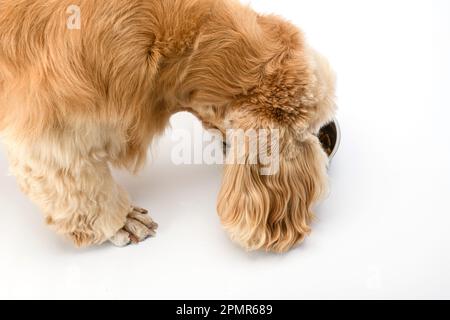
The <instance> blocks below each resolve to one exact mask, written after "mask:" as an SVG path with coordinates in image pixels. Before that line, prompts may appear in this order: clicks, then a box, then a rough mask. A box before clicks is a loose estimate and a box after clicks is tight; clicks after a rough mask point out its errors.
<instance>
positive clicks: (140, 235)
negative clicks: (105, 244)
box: [109, 207, 158, 247]
mask: <svg viewBox="0 0 450 320" xmlns="http://www.w3.org/2000/svg"><path fill="white" fill-rule="evenodd" d="M157 228H158V224H156V223H155V222H154V221H153V220H152V218H151V217H150V216H149V215H148V211H147V210H145V209H141V208H138V207H132V208H131V212H130V213H129V214H128V217H127V221H126V223H125V226H124V227H123V228H122V229H120V230H119V231H118V232H117V233H116V234H115V235H114V236H113V237H112V238H111V239H109V241H110V242H111V243H112V244H114V245H115V246H118V247H125V246H127V245H129V244H130V243H134V244H137V243H139V242H142V241H144V240H145V239H147V238H148V237H154V236H155V235H156V229H157Z"/></svg>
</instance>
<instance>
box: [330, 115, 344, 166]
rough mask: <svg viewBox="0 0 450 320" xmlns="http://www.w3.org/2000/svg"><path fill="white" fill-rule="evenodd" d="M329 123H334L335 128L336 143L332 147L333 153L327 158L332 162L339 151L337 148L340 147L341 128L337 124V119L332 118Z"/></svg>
mask: <svg viewBox="0 0 450 320" xmlns="http://www.w3.org/2000/svg"><path fill="white" fill-rule="evenodd" d="M331 123H334V125H335V126H336V143H335V145H334V148H333V151H332V152H331V154H330V156H329V157H328V159H329V160H330V161H331V160H333V158H334V157H335V155H336V153H337V152H338V150H339V147H340V145H341V138H342V137H341V136H342V132H341V126H340V124H339V121H338V120H337V118H333V120H331Z"/></svg>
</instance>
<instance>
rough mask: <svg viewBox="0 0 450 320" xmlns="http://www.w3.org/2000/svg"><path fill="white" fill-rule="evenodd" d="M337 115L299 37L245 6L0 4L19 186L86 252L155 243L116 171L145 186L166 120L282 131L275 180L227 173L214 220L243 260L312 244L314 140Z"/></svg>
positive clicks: (325, 79)
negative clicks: (149, 158) (145, 170)
mask: <svg viewBox="0 0 450 320" xmlns="http://www.w3.org/2000/svg"><path fill="white" fill-rule="evenodd" d="M74 21H75V23H74ZM334 101H335V76H334V73H333V71H332V69H331V67H330V65H329V63H328V62H327V60H326V59H325V58H324V57H323V56H321V55H320V54H318V53H317V52H316V51H315V50H314V49H312V48H311V47H309V46H308V45H307V44H306V41H305V39H304V36H303V34H302V32H301V31H300V30H299V29H298V28H297V27H296V26H294V25H293V24H291V23H290V22H288V21H285V20H284V19H282V18H280V17H278V16H274V15H260V14H258V13H256V12H255V11H253V10H252V9H251V8H250V7H248V6H245V5H243V4H241V3H239V2H238V1H234V0H110V1H100V0H99V1H97V0H2V1H1V2H0V133H1V138H2V140H3V142H4V144H5V146H6V150H7V154H8V159H9V162H10V167H11V172H12V173H13V174H14V175H15V176H16V177H17V180H18V184H19V186H20V187H21V190H23V192H24V193H25V194H27V195H28V196H29V198H30V199H31V200H32V201H33V202H34V203H36V204H37V205H38V206H39V207H40V209H41V210H42V212H43V214H44V216H45V220H46V223H47V224H48V225H49V226H50V227H51V228H52V229H54V230H55V231H56V232H57V233H59V234H61V235H63V236H66V237H68V238H69V239H71V240H72V241H73V243H74V244H75V245H76V246H77V247H86V246H91V245H98V244H102V243H104V242H106V241H110V242H112V243H113V244H115V245H117V246H126V245H128V244H130V243H133V242H134V243H137V242H140V241H143V240H145V239H146V238H148V237H149V236H152V235H154V234H155V230H156V228H157V224H156V223H155V222H154V221H153V220H152V219H151V218H150V216H149V215H148V214H147V211H146V210H145V209H141V208H138V207H136V206H133V205H132V203H131V202H130V198H129V196H128V195H127V193H126V191H125V190H124V189H122V188H121V187H120V186H119V185H118V184H117V183H116V182H115V181H114V179H113V177H112V175H111V171H110V167H111V166H113V167H118V168H125V169H127V170H130V171H132V172H137V171H138V170H139V169H140V168H142V166H143V164H144V163H145V159H146V155H147V149H148V146H149V145H150V144H151V143H152V142H153V141H154V140H155V139H157V138H158V136H160V135H161V134H162V133H163V132H164V130H165V129H166V128H167V126H168V123H169V119H170V117H171V116H172V115H173V114H175V113H177V112H180V111H189V112H191V113H193V114H194V115H196V116H197V117H198V118H199V119H200V120H201V121H202V122H203V124H204V125H205V127H208V128H215V129H218V130H220V131H221V132H226V131H227V130H230V129H242V130H248V129H261V128H262V129H270V130H273V129H276V130H278V132H279V149H278V151H279V154H280V160H279V161H280V163H279V170H278V171H277V173H276V174H273V175H261V174H260V170H259V169H260V166H261V165H260V164H259V163H250V162H249V161H248V160H249V159H250V156H249V155H248V154H245V155H244V159H246V160H245V161H248V162H244V163H239V164H237V163H235V164H233V163H227V164H226V165H225V168H224V177H223V184H222V188H221V191H220V194H219V199H218V205H217V211H218V214H219V216H220V219H221V222H222V224H223V226H224V228H225V229H226V230H227V232H228V233H229V234H230V237H231V239H232V240H234V241H235V242H237V243H238V244H240V245H241V246H242V247H243V248H245V249H247V250H266V251H272V252H277V253H281V252H286V251H288V250H289V249H291V248H293V247H294V246H296V245H298V244H300V243H301V242H302V241H303V240H304V239H305V237H306V236H307V235H308V234H309V233H310V231H311V222H312V220H313V217H314V214H313V209H314V206H315V204H316V203H317V202H318V201H320V200H321V199H323V196H324V195H326V192H327V189H328V182H327V165H328V158H327V155H326V154H325V152H324V150H323V149H322V148H321V145H320V142H319V140H318V138H317V132H318V130H319V129H320V128H321V127H322V126H323V125H325V124H326V123H328V122H330V121H331V120H332V119H333V117H334V114H335V112H336V107H335V102H334ZM232 148H233V147H232Z"/></svg>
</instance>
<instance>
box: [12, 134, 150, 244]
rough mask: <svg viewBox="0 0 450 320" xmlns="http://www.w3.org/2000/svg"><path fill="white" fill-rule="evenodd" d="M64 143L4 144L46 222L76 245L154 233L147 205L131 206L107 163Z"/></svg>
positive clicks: (140, 238) (22, 184)
mask: <svg viewBox="0 0 450 320" xmlns="http://www.w3.org/2000/svg"><path fill="white" fill-rule="evenodd" d="M63 143H64V142H62V143H61V144H63ZM67 144H69V142H68V141H66V143H64V146H62V145H61V147H58V146H55V145H58V142H56V143H55V144H51V145H49V144H46V145H41V144H39V145H38V146H31V145H27V146H24V145H22V144H19V143H9V145H8V151H9V157H10V164H11V171H12V173H13V174H14V175H15V176H16V177H17V179H18V182H19V185H20V187H21V189H22V190H23V191H24V192H25V193H26V194H27V195H28V196H29V197H30V198H31V199H32V200H33V201H34V202H35V203H36V204H37V205H38V206H39V207H40V208H41V209H42V211H43V213H44V214H45V217H46V221H47V223H48V224H49V225H50V226H51V227H52V228H53V229H55V230H56V231H57V232H58V233H59V234H62V235H65V236H67V237H69V238H70V239H71V240H72V241H73V242H74V243H75V245H76V246H78V247H85V246H89V245H93V244H100V243H103V242H105V241H107V240H110V241H111V242H112V243H113V244H115V245H117V246H125V245H127V244H129V243H131V242H133V243H137V242H140V241H143V240H145V239H146V238H148V237H149V236H152V235H154V233H155V229H156V227H157V225H156V224H155V223H154V222H153V221H152V219H151V218H150V217H149V216H148V215H147V211H146V210H144V209H140V208H137V207H132V206H131V204H130V202H129V198H128V195H127V193H126V192H125V191H124V190H123V189H122V188H121V187H120V186H119V185H117V183H116V182H115V181H114V179H113V177H112V175H111V172H110V169H109V166H108V162H107V161H106V160H105V159H104V158H102V157H101V156H99V154H93V153H90V154H85V152H81V151H79V150H77V151H70V150H69V149H70V148H69V147H66V146H67Z"/></svg>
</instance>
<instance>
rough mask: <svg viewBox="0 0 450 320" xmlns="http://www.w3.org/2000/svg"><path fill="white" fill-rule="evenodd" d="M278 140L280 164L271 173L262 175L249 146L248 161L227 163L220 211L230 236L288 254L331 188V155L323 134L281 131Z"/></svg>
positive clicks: (253, 247)
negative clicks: (320, 137) (323, 143)
mask: <svg viewBox="0 0 450 320" xmlns="http://www.w3.org/2000/svg"><path fill="white" fill-rule="evenodd" d="M279 139H280V141H279V143H280V145H279V147H280V148H279V166H278V170H275V171H274V172H272V174H269V175H264V174H262V172H263V171H262V169H263V165H262V164H261V163H256V164H255V163H254V160H255V159H254V158H253V157H252V156H251V155H250V154H249V153H248V152H249V150H248V149H247V150H246V154H245V156H244V160H245V161H244V163H242V162H239V160H238V161H237V163H233V164H227V165H226V167H225V173H224V178H223V185H222V189H221V192H220V195H219V201H218V213H219V215H220V218H221V220H222V223H223V225H224V227H225V228H226V229H227V230H228V232H229V233H230V235H231V238H232V239H233V240H234V241H236V242H237V243H239V244H240V245H242V246H243V247H244V248H246V249H248V250H257V249H265V250H267V251H274V252H285V251H287V250H289V249H290V248H292V247H293V246H294V245H296V244H298V243H300V242H302V241H303V240H304V238H305V236H307V235H308V234H309V233H310V223H311V221H312V219H313V212H312V209H313V206H314V204H315V203H316V202H317V201H318V200H319V199H320V198H321V197H322V196H323V195H324V193H325V192H326V190H327V175H326V167H327V164H328V158H327V156H326V154H325V152H324V151H323V149H322V148H321V146H320V142H319V140H318V138H317V137H315V136H314V135H312V134H307V133H305V134H304V135H303V136H298V135H297V134H296V133H293V132H288V131H287V130H284V131H283V129H281V132H280V135H279ZM236 147H238V146H237V144H236V143H232V146H231V148H232V149H233V148H236ZM234 151H235V150H234ZM237 153H238V152H236V151H235V152H231V154H232V155H234V154H237ZM234 160H236V159H234Z"/></svg>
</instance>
